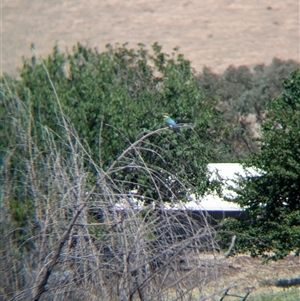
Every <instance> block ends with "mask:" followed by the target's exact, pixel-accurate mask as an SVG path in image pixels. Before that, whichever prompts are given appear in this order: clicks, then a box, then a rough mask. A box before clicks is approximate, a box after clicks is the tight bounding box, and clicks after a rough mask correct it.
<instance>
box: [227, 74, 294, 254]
mask: <svg viewBox="0 0 300 301" xmlns="http://www.w3.org/2000/svg"><path fill="white" fill-rule="evenodd" d="M283 86H284V91H283V93H282V94H281V95H279V96H278V97H277V98H275V99H274V100H273V101H272V102H271V103H270V104H269V106H268V111H267V116H266V120H265V122H264V123H263V124H262V138H261V139H260V140H259V141H260V144H261V147H260V152H259V153H257V154H253V155H252V156H251V157H250V158H249V160H248V161H247V166H251V167H255V168H257V169H259V170H260V171H262V173H261V175H259V176H256V177H249V178H248V179H246V180H244V181H242V183H241V187H240V189H239V190H238V191H237V192H238V198H237V200H236V201H237V202H238V203H239V204H240V205H242V206H243V207H244V208H245V209H246V212H247V213H248V215H249V219H248V220H247V221H244V222H236V221H234V222H233V223H231V222H229V223H228V224H227V229H231V230H234V231H236V232H239V243H238V247H239V248H240V250H242V251H245V250H248V251H249V250H250V251H251V254H252V255H254V256H255V255H270V254H271V256H274V257H275V258H280V257H283V256H285V255H287V254H289V252H291V251H295V252H296V253H298V252H299V247H300V245H299V242H300V72H299V70H297V71H295V72H293V73H292V75H291V76H290V77H289V78H286V79H284V81H283Z"/></svg>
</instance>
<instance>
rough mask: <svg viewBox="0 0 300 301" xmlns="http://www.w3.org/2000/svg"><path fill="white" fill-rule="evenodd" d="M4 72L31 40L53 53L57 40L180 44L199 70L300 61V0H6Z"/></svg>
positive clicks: (66, 43)
mask: <svg viewBox="0 0 300 301" xmlns="http://www.w3.org/2000/svg"><path fill="white" fill-rule="evenodd" d="M1 4H2V18H1V19H2V21H1V27H2V45H1V62H2V71H4V72H8V73H15V70H16V67H20V66H21V56H22V55H25V56H27V57H28V56H30V55H31V53H30V44H31V43H35V45H36V49H37V51H38V53H39V54H40V55H42V56H45V55H47V54H49V53H50V52H51V50H52V47H53V46H54V44H55V42H56V41H57V42H58V44H59V45H60V49H61V50H63V51H65V50H66V49H68V50H69V51H70V50H71V48H72V46H73V45H74V44H75V43H76V42H78V41H80V42H81V43H83V44H84V45H88V46H91V47H97V48H98V49H99V50H100V51H101V50H103V49H104V46H105V44H107V43H112V44H115V43H119V44H120V45H122V44H123V43H125V42H128V43H129V46H130V47H136V44H137V43H140V42H141V43H144V44H145V45H147V47H150V45H152V44H153V43H154V42H156V41H157V42H158V43H160V44H161V45H163V47H164V48H163V49H164V51H166V52H171V50H172V49H173V48H174V47H175V46H179V47H180V51H181V52H182V53H184V54H185V56H186V57H187V58H188V59H189V60H191V61H192V66H193V67H194V68H195V69H196V70H197V71H198V72H200V71H201V70H202V68H203V67H204V66H208V67H211V68H212V69H213V70H214V71H215V72H222V71H223V70H224V69H226V67H228V66H229V65H230V64H233V65H236V66H239V65H243V64H246V65H253V64H257V63H265V64H268V63H270V62H271V60H272V58H273V57H278V58H280V59H294V60H296V61H299V1H298V0H287V1H282V0H273V1H269V0H251V1H250V0H246V1H241V0H240V1H238V0H236V1H234V0H179V1H172V0H152V1H146V0H123V1H121V0H119V1H118V0H100V1H99V0H88V1H83V0H51V1H41V0H30V1H24V0H2V1H1Z"/></svg>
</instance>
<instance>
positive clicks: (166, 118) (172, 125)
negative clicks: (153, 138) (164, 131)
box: [164, 114, 180, 134]
mask: <svg viewBox="0 0 300 301" xmlns="http://www.w3.org/2000/svg"><path fill="white" fill-rule="evenodd" d="M164 121H165V123H166V124H167V125H168V126H169V127H170V128H172V129H173V131H174V132H176V133H179V134H180V128H179V126H178V124H177V123H176V122H175V121H174V120H173V119H172V118H171V117H170V116H169V115H167V114H164Z"/></svg>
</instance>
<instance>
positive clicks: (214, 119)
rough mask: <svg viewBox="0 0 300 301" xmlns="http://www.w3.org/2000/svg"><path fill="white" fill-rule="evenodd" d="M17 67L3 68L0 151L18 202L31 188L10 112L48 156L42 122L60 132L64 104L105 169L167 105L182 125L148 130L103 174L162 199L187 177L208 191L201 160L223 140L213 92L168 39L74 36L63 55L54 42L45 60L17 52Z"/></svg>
mask: <svg viewBox="0 0 300 301" xmlns="http://www.w3.org/2000/svg"><path fill="white" fill-rule="evenodd" d="M47 73H48V74H47ZM19 77H20V78H19V79H18V80H14V79H12V78H10V77H8V76H6V77H4V82H3V85H2V106H1V107H2V108H4V113H2V118H1V119H2V121H3V124H4V125H5V129H4V133H5V135H4V137H3V144H2V149H1V151H2V153H3V152H4V153H6V156H9V157H10V160H11V162H12V163H11V170H10V172H11V173H10V175H9V176H11V177H12V180H13V179H14V180H15V182H16V183H21V184H20V185H19V187H18V188H17V187H16V188H15V192H16V195H15V197H14V199H15V200H16V199H18V198H20V196H21V195H22V199H23V200H25V201H24V202H25V203H26V199H28V198H31V192H30V191H27V190H26V187H25V186H26V180H25V178H24V170H26V168H28V167H26V166H25V164H24V162H25V161H26V160H24V158H26V152H29V151H30V150H29V149H24V148H23V147H22V146H21V145H19V142H18V138H17V135H15V134H16V132H17V133H20V128H16V127H14V122H13V120H14V118H21V119H24V122H23V128H22V129H21V131H24V132H25V133H26V134H28V135H29V136H30V137H32V140H33V141H34V142H35V145H36V146H38V147H39V149H40V152H42V153H43V156H44V157H45V158H46V157H47V155H48V149H47V148H45V146H44V143H43V142H44V140H45V139H47V137H45V131H44V130H43V129H44V127H46V128H47V129H50V131H51V132H53V133H55V135H56V140H57V141H59V140H60V139H61V138H62V137H61V136H62V135H63V134H62V133H64V132H65V124H64V123H63V122H62V119H61V117H60V115H61V113H62V112H63V114H64V115H65V116H67V118H68V120H69V123H70V124H72V126H74V128H75V130H76V132H77V133H78V136H79V137H80V139H81V143H82V144H83V145H84V146H85V147H87V148H88V149H90V151H91V155H92V159H93V160H94V161H95V162H96V163H97V164H99V166H101V168H103V170H104V171H105V170H108V169H109V168H110V166H111V164H113V162H115V160H116V159H117V158H118V157H119V156H120V154H122V152H123V151H124V150H125V149H127V148H128V147H130V146H131V145H132V144H133V143H134V142H135V141H137V140H138V139H140V138H142V137H143V136H144V135H145V134H146V133H149V132H151V131H155V130H157V129H160V128H164V127H165V124H164V122H163V114H164V113H168V114H169V115H171V116H172V117H173V118H174V119H175V120H176V121H177V122H178V123H179V124H181V125H182V126H183V127H182V134H181V135H177V134H176V133H174V132H173V131H171V130H169V129H165V130H163V131H159V132H158V133H156V134H153V135H152V136H149V138H147V139H146V140H144V141H142V142H141V143H139V144H138V145H137V146H136V147H135V148H133V149H132V151H130V152H128V154H127V156H126V157H123V158H122V161H121V162H117V163H114V164H115V166H114V167H115V168H114V170H113V172H112V174H111V177H112V179H113V180H114V181H121V182H122V183H123V188H124V189H125V190H127V191H128V190H130V189H132V188H134V187H136V186H137V185H139V187H140V188H139V194H141V195H143V196H144V197H150V198H151V200H152V199H155V200H162V201H165V200H169V199H170V198H172V196H173V193H171V192H170V189H174V187H178V188H176V189H175V190H176V191H177V197H180V195H182V197H184V196H185V194H186V188H187V185H192V187H195V188H196V190H197V191H198V192H199V193H200V194H202V193H204V192H205V191H206V189H207V181H206V164H207V163H208V162H211V161H217V160H218V156H219V151H220V150H221V147H220V145H221V144H220V142H219V143H217V144H216V142H215V141H216V139H218V141H222V136H220V131H219V130H218V129H219V128H220V127H221V122H220V118H221V116H220V114H219V112H218V110H217V109H216V108H215V107H216V101H215V100H213V99H212V98H209V97H206V95H205V94H204V93H203V92H202V91H201V90H200V89H199V88H198V85H197V82H196V77H195V71H194V70H193V69H192V67H191V66H190V63H189V61H187V60H186V59H185V58H184V57H183V55H181V54H179V53H178V51H177V50H176V49H175V50H174V53H172V54H171V55H167V54H165V53H163V52H162V51H161V47H160V46H159V45H157V44H154V45H153V49H152V54H150V53H149V52H148V51H147V50H146V49H145V47H144V46H143V45H140V47H139V48H138V49H137V50H133V49H128V48H127V47H126V45H123V46H122V47H119V48H113V47H112V46H110V45H108V46H107V49H106V51H104V52H103V53H98V52H97V50H94V49H87V48H85V47H83V46H81V45H80V44H78V45H77V46H76V47H74V49H73V53H72V54H69V55H66V54H63V53H60V52H59V50H58V48H57V47H55V49H54V52H53V54H51V55H50V56H49V57H48V58H47V59H45V60H43V62H41V61H40V60H39V59H38V58H37V57H35V56H34V57H32V59H25V60H24V66H23V68H22V69H21V70H20V71H19ZM16 97H17V98H19V99H20V100H21V101H22V102H23V104H24V106H25V107H26V111H27V115H26V116H18V117H16V116H14V114H15V113H16V112H14V107H13V106H14V105H15V104H14V101H13V100H14V98H16ZM61 109H62V112H61ZM222 134H224V129H222ZM216 145H217V146H218V145H219V147H217V148H216ZM11 152H13V153H14V155H13V156H11ZM26 164H27V163H26ZM126 166H127V167H126ZM149 168H151V172H152V175H151V177H150V176H149ZM90 171H91V170H90ZM153 174H154V175H155V176H153ZM170 176H172V180H171V181H169V182H168V183H166V181H165V180H167V179H170ZM164 179H165V180H164ZM179 179H180V181H179ZM24 185H25V186H24ZM17 186H18V185H17ZM183 186H184V187H185V189H183V188H182V187H183ZM16 203H18V202H16ZM20 212H22V210H21V211H20ZM21 215H22V214H21ZM21 219H22V218H21Z"/></svg>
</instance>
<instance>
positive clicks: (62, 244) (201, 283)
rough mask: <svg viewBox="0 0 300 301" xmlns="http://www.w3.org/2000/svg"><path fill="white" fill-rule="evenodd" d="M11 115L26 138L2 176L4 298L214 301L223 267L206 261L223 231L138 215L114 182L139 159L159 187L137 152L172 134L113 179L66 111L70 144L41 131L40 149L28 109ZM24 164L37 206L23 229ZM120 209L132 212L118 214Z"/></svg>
mask: <svg viewBox="0 0 300 301" xmlns="http://www.w3.org/2000/svg"><path fill="white" fill-rule="evenodd" d="M53 89H54V87H53ZM54 91H55V89H54ZM57 101H58V103H59V99H58V97H57ZM7 112H8V113H9V114H10V120H11V126H12V127H13V128H14V130H15V132H16V133H18V138H17V141H18V145H14V146H13V147H12V149H11V153H10V154H9V156H8V157H7V158H6V160H5V165H4V167H3V175H4V185H3V191H2V203H1V212H2V215H1V225H2V229H3V231H2V232H1V236H2V237H1V249H0V250H1V270H2V271H1V281H0V283H1V284H0V289H1V296H2V297H1V298H3V299H4V300H99V299H100V300H124V301H125V300H199V298H200V300H206V299H207V298H208V297H207V296H206V295H205V294H206V291H205V289H206V287H207V286H208V285H209V284H211V283H213V282H215V281H217V279H218V275H219V270H220V267H221V260H220V259H218V258H217V257H216V256H210V257H204V256H202V252H204V251H208V250H209V251H211V252H214V249H215V248H216V243H215V231H214V229H213V228H212V227H211V226H210V225H209V224H208V223H207V222H206V220H205V218H204V217H203V220H202V221H201V222H199V221H198V222H197V221H195V220H193V219H192V218H191V217H189V216H188V215H187V213H185V212H177V213H175V214H170V213H168V212H166V211H164V210H154V209H152V207H151V206H149V207H144V208H143V210H136V209H135V208H134V206H132V195H131V194H130V192H128V191H124V189H123V188H122V185H123V183H122V182H115V181H114V180H113V178H112V177H111V176H112V174H113V173H115V172H117V171H118V170H121V169H122V168H124V166H122V163H121V162H122V159H124V158H125V157H126V156H128V155H129V154H130V152H136V153H137V154H138V155H139V159H140V161H139V162H136V164H137V166H139V168H144V169H145V170H146V171H147V172H148V174H149V178H150V179H151V177H153V176H154V173H153V169H154V168H155V167H153V166H151V167H149V166H146V165H145V164H144V163H143V157H142V155H141V154H140V152H139V148H138V146H139V144H140V143H141V142H142V141H143V139H145V138H146V137H147V136H149V135H154V134H156V133H157V132H158V131H162V130H164V129H159V130H157V131H155V132H151V133H149V134H147V135H145V136H143V137H142V138H141V139H140V140H138V141H136V142H135V143H134V144H132V145H131V146H130V147H129V148H128V149H126V150H125V151H124V152H123V153H122V154H121V155H120V157H119V158H118V159H117V160H116V161H115V162H113V163H112V164H111V166H110V168H109V169H108V170H106V171H104V170H102V169H101V168H100V167H99V165H97V164H96V163H95V162H94V161H93V160H92V159H91V157H90V156H89V151H88V149H86V148H84V146H83V145H82V144H81V142H80V139H79V137H77V135H76V132H75V131H74V129H73V128H72V126H71V125H70V123H69V121H68V118H67V117H65V116H64V115H63V113H62V110H61V111H60V113H59V114H58V123H60V125H61V126H62V127H63V128H64V130H65V131H64V135H63V136H60V137H57V136H56V134H55V133H53V132H52V131H51V130H50V129H49V128H47V127H43V126H41V128H40V130H41V131H42V133H43V137H44V142H43V144H41V145H37V144H36V143H35V141H34V135H33V134H32V133H33V130H37V129H36V128H35V129H33V128H32V120H31V117H30V114H29V113H28V112H29V110H28V107H26V106H25V104H24V103H22V102H21V101H20V100H19V99H18V98H17V97H15V98H14V102H13V101H11V102H9V103H8V107H7ZM20 150H21V152H20ZM15 159H17V160H22V162H23V163H24V165H25V166H26V169H25V171H24V173H23V175H22V176H24V177H25V183H22V184H25V188H26V189H27V190H28V191H29V192H30V194H29V195H30V196H31V200H26V204H28V206H27V208H26V212H23V214H24V215H25V216H26V219H25V221H23V224H22V223H21V222H20V221H19V223H18V215H17V214H16V213H17V212H18V211H17V210H14V211H12V210H10V208H11V207H10V206H12V204H14V206H17V203H18V202H24V201H25V200H22V199H18V200H16V201H14V200H12V199H11V195H13V191H14V189H18V188H17V187H19V183H18V179H17V176H16V175H15V174H14V172H16V171H14V170H13V169H11V164H12V162H13V160H15ZM92 171H96V173H95V172H92ZM16 174H17V172H16ZM95 174H96V175H97V176H96V177H95ZM161 181H165V179H161ZM120 200H122V203H123V204H124V206H125V207H124V208H125V209H124V210H117V209H116V207H115V204H116V203H117V202H119V201H120ZM16 202H17V203H16ZM29 204H31V205H29ZM158 205H159V204H158ZM158 207H159V206H158ZM16 208H17V207H16ZM12 212H14V214H15V215H14V214H13V213H12ZM223 290H224V289H222V288H221V291H223ZM218 291H219V292H220V289H218ZM210 294H211V295H212V296H213V295H214V294H215V292H211V293H210ZM205 296H206V297H205Z"/></svg>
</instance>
